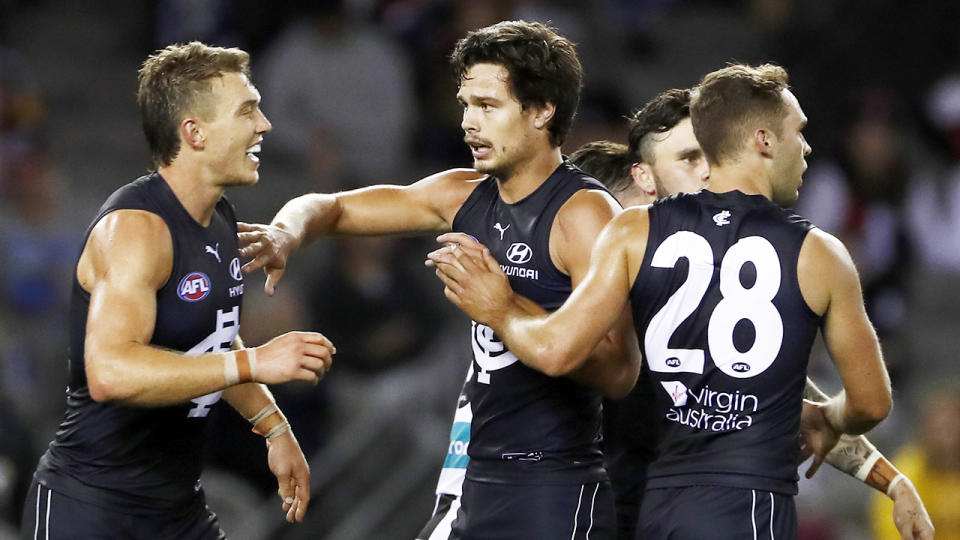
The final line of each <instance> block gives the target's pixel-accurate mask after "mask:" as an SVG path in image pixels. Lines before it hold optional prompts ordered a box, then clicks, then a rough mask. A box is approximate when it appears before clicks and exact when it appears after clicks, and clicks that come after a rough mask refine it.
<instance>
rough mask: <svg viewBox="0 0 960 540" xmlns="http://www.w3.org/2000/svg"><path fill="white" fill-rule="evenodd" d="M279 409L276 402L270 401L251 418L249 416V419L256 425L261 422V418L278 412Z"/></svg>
mask: <svg viewBox="0 0 960 540" xmlns="http://www.w3.org/2000/svg"><path fill="white" fill-rule="evenodd" d="M278 410H279V409H277V404H276V403H270V404H269V405H266V406H265V407H264V408H262V409H260V412H258V413H257V414H255V415H253V416H251V417H250V418H247V421H248V422H250V424H251V425H252V426H254V427H256V425H257V424H259V423H260V421H261V420H263V419H264V418H266V417H268V416H270V415H271V414H273V413H275V412H277V411H278Z"/></svg>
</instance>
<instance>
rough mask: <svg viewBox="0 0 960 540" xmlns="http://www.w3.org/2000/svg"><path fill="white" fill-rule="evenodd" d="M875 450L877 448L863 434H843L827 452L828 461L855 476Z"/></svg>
mask: <svg viewBox="0 0 960 540" xmlns="http://www.w3.org/2000/svg"><path fill="white" fill-rule="evenodd" d="M874 450H876V448H874V446H873V445H872V444H870V441H868V440H867V439H866V438H865V437H863V436H857V437H853V436H850V435H843V436H841V437H840V441H839V442H838V443H837V445H836V446H834V447H833V450H832V451H831V452H830V453H829V454H827V463H829V464H830V465H832V466H833V467H834V468H836V469H837V470H839V471H841V472H844V473H847V474H849V475H850V476H855V475H856V474H857V471H858V470H860V467H862V466H863V464H864V463H865V462H866V461H867V458H868V457H870V454H871V453H873V451H874Z"/></svg>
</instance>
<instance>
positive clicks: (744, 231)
mask: <svg viewBox="0 0 960 540" xmlns="http://www.w3.org/2000/svg"><path fill="white" fill-rule="evenodd" d="M811 227H812V225H811V224H810V223H809V222H807V221H806V220H804V219H803V218H801V217H799V216H797V215H795V214H792V213H790V212H789V211H787V210H784V209H782V208H780V207H778V206H776V205H775V204H774V203H773V202H771V201H770V200H768V199H767V198H765V197H763V196H762V195H745V194H743V193H741V192H739V191H731V192H728V193H721V194H718V193H712V192H710V191H703V192H700V193H696V194H689V195H687V194H681V195H678V196H674V197H669V198H667V199H664V200H662V201H659V202H657V203H655V204H653V205H652V206H651V207H650V232H649V236H648V242H647V248H646V253H645V255H644V259H643V265H642V266H641V269H640V271H639V273H638V274H637V278H636V281H635V283H634V286H633V289H632V290H631V293H630V300H631V305H632V306H633V317H634V324H635V325H636V329H637V336H638V338H639V341H640V344H641V347H642V348H643V357H644V361H645V362H646V366H647V367H648V368H649V370H650V373H651V374H652V376H653V379H654V383H653V386H654V388H653V390H654V392H655V394H656V416H657V419H658V422H659V443H658V447H657V448H658V454H659V455H658V457H657V459H656V461H654V462H653V464H651V465H650V468H649V469H648V481H647V487H648V488H662V487H683V486H692V485H717V486H731V487H740V488H751V489H762V490H765V491H775V492H779V493H785V494H796V492H797V484H796V482H797V458H798V449H797V443H796V435H797V432H798V431H799V426H800V409H801V403H802V395H803V388H804V381H805V378H806V368H807V360H808V357H809V354H810V348H811V346H812V344H813V341H814V338H815V336H816V333H817V329H818V328H819V322H820V319H819V317H818V316H817V315H816V314H815V313H814V312H813V311H811V310H810V308H809V307H808V306H807V304H806V302H805V301H804V299H803V296H802V294H801V292H800V286H799V284H798V282H797V260H798V258H799V254H800V247H801V245H802V244H803V241H804V239H805V238H806V235H807V232H808V231H809V230H810V229H811Z"/></svg>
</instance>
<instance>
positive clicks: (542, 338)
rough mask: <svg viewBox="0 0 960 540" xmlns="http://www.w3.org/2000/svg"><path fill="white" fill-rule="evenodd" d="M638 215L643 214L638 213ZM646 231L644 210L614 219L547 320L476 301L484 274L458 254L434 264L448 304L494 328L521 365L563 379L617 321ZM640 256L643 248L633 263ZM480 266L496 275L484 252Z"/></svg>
mask: <svg viewBox="0 0 960 540" xmlns="http://www.w3.org/2000/svg"><path fill="white" fill-rule="evenodd" d="M640 212H642V213H643V215H642V216H638V215H637V214H638V213H640ZM637 222H642V223H640V224H638V223H637ZM646 227H647V221H646V212H645V210H641V209H636V210H631V211H630V212H625V213H624V214H621V215H620V216H618V217H617V218H615V219H614V220H613V221H612V222H611V224H610V225H608V226H607V227H606V228H605V229H604V231H603V232H602V233H601V234H600V238H599V239H598V241H597V244H596V246H595V247H594V251H593V256H592V258H591V265H590V271H589V272H588V273H587V276H586V278H585V279H584V280H583V282H582V283H581V284H580V286H579V287H577V288H576V289H575V290H574V292H573V294H572V295H571V296H570V298H569V299H568V300H567V301H566V302H565V303H564V305H563V306H562V307H561V308H560V309H558V310H557V311H555V312H554V313H552V314H550V315H549V316H547V315H545V314H540V315H534V314H530V313H528V312H527V310H526V309H524V308H523V306H522V305H518V304H517V302H516V301H515V300H513V299H512V297H511V298H510V299H508V300H506V301H505V300H504V299H503V298H499V299H492V300H491V299H489V298H482V297H480V296H479V295H478V294H476V292H475V284H474V283H473V281H472V279H473V276H476V275H482V274H483V273H482V272H479V271H478V270H477V269H476V268H475V266H476V265H477V264H478V263H477V262H476V261H474V260H473V259H472V258H471V257H469V256H465V255H463V254H462V253H460V251H461V250H452V252H451V253H452V254H453V256H454V258H455V259H454V260H446V259H439V258H438V259H434V263H435V264H436V266H437V272H438V277H440V279H441V280H442V281H443V283H444V285H445V289H444V293H445V294H446V296H447V298H448V299H450V301H451V302H453V303H454V304H456V305H457V306H458V307H459V308H460V309H462V310H463V311H465V312H466V313H467V314H468V315H470V317H471V318H472V319H473V320H475V321H477V322H480V323H483V324H486V325H488V326H490V327H491V328H493V329H494V331H496V332H497V335H499V336H500V338H501V339H503V340H504V342H505V343H506V344H507V347H508V348H509V349H510V350H511V352H513V353H514V354H516V355H517V357H518V358H519V359H520V360H521V361H523V362H524V363H526V364H527V365H529V366H531V367H533V368H534V369H537V370H539V371H542V372H544V373H546V374H548V375H554V376H561V375H564V374H568V373H571V372H572V371H574V370H575V369H577V368H579V367H580V366H581V365H583V363H584V362H585V360H586V359H587V358H588V356H589V355H590V354H591V352H592V351H593V349H594V348H595V347H596V345H597V343H599V342H600V340H601V339H603V337H604V336H605V335H606V334H607V332H608V331H609V330H610V328H611V327H612V326H613V325H614V323H616V322H617V321H618V320H619V318H620V316H621V313H622V311H623V309H624V308H625V306H626V304H627V300H628V293H629V288H630V283H631V282H632V278H631V277H630V276H631V269H632V270H634V272H633V275H635V270H636V269H637V266H638V264H639V263H635V264H633V262H632V261H633V260H632V259H630V257H628V255H627V253H628V251H631V249H632V248H636V243H637V242H642V245H643V246H645V244H646ZM640 233H642V234H640ZM631 237H632V238H631ZM638 238H639V239H640V240H638ZM642 258H643V256H642V250H641V252H640V254H639V258H638V259H637V261H639V260H642ZM628 259H629V261H628ZM480 264H485V265H487V267H488V269H489V271H490V274H496V271H495V269H497V266H498V265H497V263H496V261H495V260H494V259H493V257H492V256H491V255H490V254H489V252H486V251H485V252H484V253H483V260H482V262H481V263H480ZM588 313H589V314H590V315H589V316H585V315H584V314H588ZM635 376H636V375H635V374H634V378H635Z"/></svg>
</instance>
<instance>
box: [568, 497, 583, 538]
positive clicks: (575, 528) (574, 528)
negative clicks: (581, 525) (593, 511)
mask: <svg viewBox="0 0 960 540" xmlns="http://www.w3.org/2000/svg"><path fill="white" fill-rule="evenodd" d="M585 485H586V484H580V497H579V498H578V499H577V512H576V513H575V514H573V532H571V533H570V540H574V537H575V536H576V535H577V518H578V517H580V503H582V502H583V487H584V486H585Z"/></svg>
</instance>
